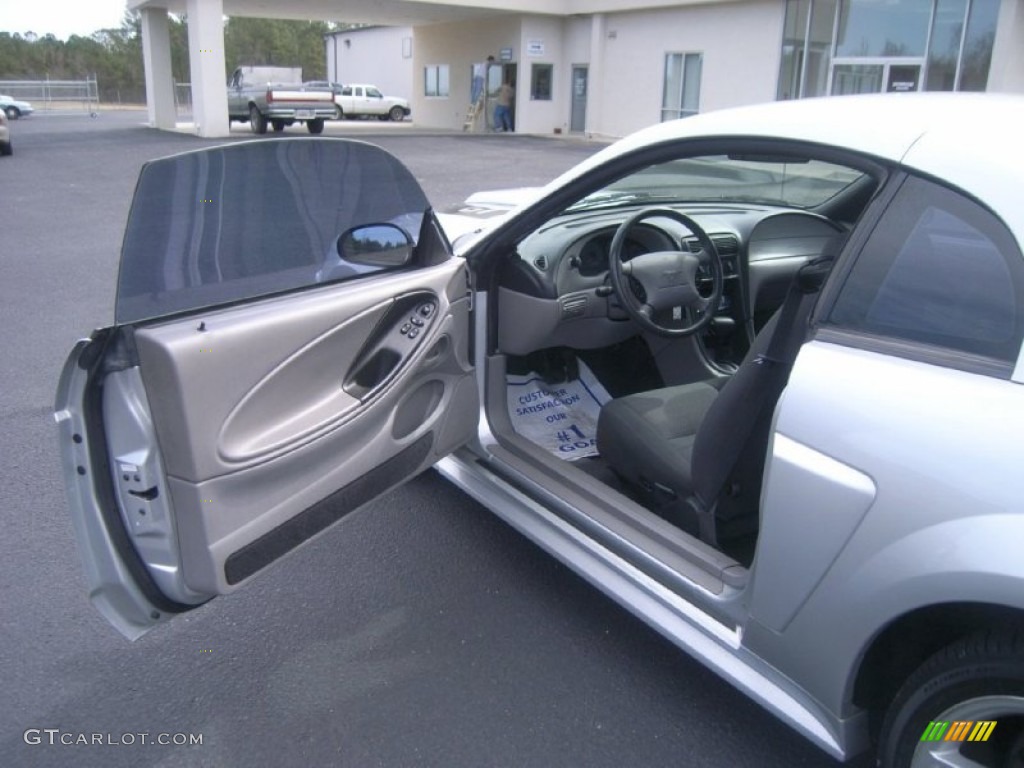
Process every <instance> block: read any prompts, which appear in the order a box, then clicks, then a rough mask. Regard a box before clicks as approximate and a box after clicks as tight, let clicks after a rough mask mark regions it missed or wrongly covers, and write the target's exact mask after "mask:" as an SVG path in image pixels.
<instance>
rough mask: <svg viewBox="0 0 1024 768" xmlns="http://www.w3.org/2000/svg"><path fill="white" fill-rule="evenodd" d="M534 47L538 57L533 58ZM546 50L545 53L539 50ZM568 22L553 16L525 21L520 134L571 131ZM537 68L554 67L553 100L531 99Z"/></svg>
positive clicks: (518, 91)
mask: <svg viewBox="0 0 1024 768" xmlns="http://www.w3.org/2000/svg"><path fill="white" fill-rule="evenodd" d="M531 44H532V46H533V50H534V53H533V54H531ZM538 47H539V48H542V49H543V52H540V51H539V50H538ZM564 48H565V21H564V20H562V19H560V18H554V17H551V16H530V17H527V18H525V19H523V25H522V37H521V43H520V46H519V50H520V51H521V52H522V54H521V56H520V58H519V82H518V83H517V84H516V86H517V87H516V103H517V110H516V131H517V132H520V133H548V134H550V133H554V132H555V130H556V129H558V130H559V131H561V132H565V131H566V130H568V121H569V68H568V66H567V65H566V64H565V54H564ZM534 64H550V65H552V81H551V100H550V101H534V100H532V99H531V98H530V89H531V78H532V68H533V65H534Z"/></svg>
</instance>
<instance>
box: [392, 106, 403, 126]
mask: <svg viewBox="0 0 1024 768" xmlns="http://www.w3.org/2000/svg"><path fill="white" fill-rule="evenodd" d="M388 115H389V116H390V117H391V119H392V120H393V121H394V122H396V123H397V122H400V121H401V120H405V110H404V109H402V108H401V107H392V108H391V111H390V112H388Z"/></svg>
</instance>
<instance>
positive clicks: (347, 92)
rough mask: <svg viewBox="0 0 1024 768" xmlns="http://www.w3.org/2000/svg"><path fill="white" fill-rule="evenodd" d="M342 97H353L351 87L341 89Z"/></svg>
mask: <svg viewBox="0 0 1024 768" xmlns="http://www.w3.org/2000/svg"><path fill="white" fill-rule="evenodd" d="M341 95H342V96H351V95H352V89H351V88H350V87H349V86H347V85H346V86H345V87H344V88H342V89H341Z"/></svg>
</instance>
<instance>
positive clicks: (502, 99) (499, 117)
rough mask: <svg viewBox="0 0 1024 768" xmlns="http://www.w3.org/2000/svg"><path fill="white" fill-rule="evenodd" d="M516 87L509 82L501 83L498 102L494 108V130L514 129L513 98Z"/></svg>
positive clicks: (509, 130) (506, 130)
mask: <svg viewBox="0 0 1024 768" xmlns="http://www.w3.org/2000/svg"><path fill="white" fill-rule="evenodd" d="M514 98H515V88H513V87H512V84H510V83H509V82H507V81H506V82H504V83H502V84H501V88H499V89H498V104H497V106H496V107H495V108H494V130H496V131H498V132H511V131H512V100H513V99H514Z"/></svg>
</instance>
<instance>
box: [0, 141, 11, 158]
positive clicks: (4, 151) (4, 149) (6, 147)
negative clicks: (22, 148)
mask: <svg viewBox="0 0 1024 768" xmlns="http://www.w3.org/2000/svg"><path fill="white" fill-rule="evenodd" d="M13 154H14V145H12V144H11V142H9V141H8V142H7V143H5V144H0V156H2V157H9V156H10V155H13Z"/></svg>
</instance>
